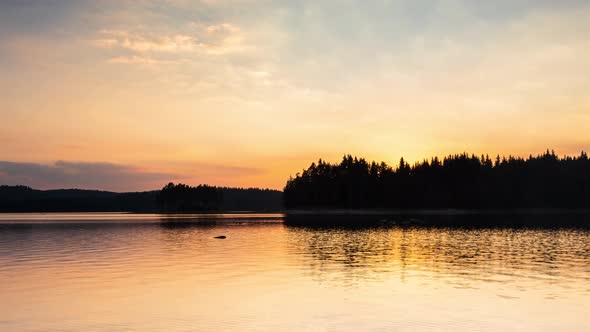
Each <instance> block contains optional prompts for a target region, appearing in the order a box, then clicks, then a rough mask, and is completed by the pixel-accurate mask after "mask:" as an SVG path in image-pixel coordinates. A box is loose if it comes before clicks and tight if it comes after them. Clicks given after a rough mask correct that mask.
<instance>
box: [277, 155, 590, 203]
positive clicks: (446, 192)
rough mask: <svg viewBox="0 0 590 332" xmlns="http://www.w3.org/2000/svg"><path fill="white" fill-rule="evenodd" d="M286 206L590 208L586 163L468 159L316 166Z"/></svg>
mask: <svg viewBox="0 0 590 332" xmlns="http://www.w3.org/2000/svg"><path fill="white" fill-rule="evenodd" d="M284 200H285V207H286V208H288V209H296V208H297V209H301V208H303V209H305V208H311V209H315V208H343V209H363V208H388V209H389V208H391V209H447V208H456V209H514V208H590V161H589V159H588V155H587V154H586V153H585V152H582V153H581V154H580V155H579V156H575V157H570V156H564V157H558V156H557V155H556V154H555V152H554V151H549V150H547V151H546V152H545V153H544V154H541V155H538V156H532V155H531V156H529V157H527V158H522V157H514V156H509V157H500V156H497V157H495V159H494V160H492V159H491V158H490V157H489V156H487V155H482V156H476V155H468V154H467V153H462V154H455V155H449V156H447V157H444V158H442V159H439V158H438V157H433V158H431V159H430V160H423V161H421V162H417V163H415V164H413V165H410V164H408V163H407V162H406V161H405V160H404V159H403V158H401V160H400V162H399V164H398V165H397V166H396V167H392V166H389V165H387V164H386V163H384V162H381V163H376V162H370V163H369V162H367V161H366V160H365V159H363V158H357V157H353V156H351V155H346V156H344V157H343V158H342V161H341V162H340V163H339V164H331V163H327V162H325V161H323V160H321V159H320V160H319V161H318V162H317V163H312V164H311V165H310V166H309V167H308V168H307V169H304V170H303V172H302V173H298V174H297V175H296V176H295V177H291V178H290V179H289V180H288V181H287V184H286V186H285V189H284Z"/></svg>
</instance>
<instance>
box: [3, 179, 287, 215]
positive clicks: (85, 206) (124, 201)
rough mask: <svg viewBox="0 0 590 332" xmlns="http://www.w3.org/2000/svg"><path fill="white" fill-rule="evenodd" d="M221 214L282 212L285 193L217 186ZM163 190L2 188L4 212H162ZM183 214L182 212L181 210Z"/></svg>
mask: <svg viewBox="0 0 590 332" xmlns="http://www.w3.org/2000/svg"><path fill="white" fill-rule="evenodd" d="M213 188H216V190H219V191H220V192H221V193H222V195H221V197H222V198H221V204H220V208H219V210H220V211H258V212H260V211H280V210H282V208H283V206H282V202H283V193H282V192H281V191H278V190H270V189H257V188H248V189H242V188H226V187H213ZM160 192H161V191H160V190H153V191H144V192H126V193H116V192H110V191H99V190H82V189H57V190H37V189H32V188H30V187H27V186H6V185H0V212H122V211H126V212H158V211H160V210H161V209H160V206H159V205H158V196H159V194H160ZM177 212H181V211H177Z"/></svg>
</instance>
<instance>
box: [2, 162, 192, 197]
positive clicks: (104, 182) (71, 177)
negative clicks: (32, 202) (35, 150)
mask: <svg viewBox="0 0 590 332" xmlns="http://www.w3.org/2000/svg"><path fill="white" fill-rule="evenodd" d="M182 178H184V177H183V176H179V175H177V174H171V173H160V172H148V171H143V170H141V169H139V168H138V167H135V166H128V165H119V164H111V163H99V162H67V161H57V162H55V163H53V164H41V163H25V162H10V161H0V183H2V184H8V185H16V184H24V185H28V186H31V187H33V188H39V189H52V188H53V189H54V188H81V189H102V190H112V191H127V190H151V189H157V188H160V187H161V186H162V185H163V184H165V183H166V182H168V181H171V180H175V179H176V180H177V179H182Z"/></svg>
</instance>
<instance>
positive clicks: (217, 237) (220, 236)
mask: <svg viewBox="0 0 590 332" xmlns="http://www.w3.org/2000/svg"><path fill="white" fill-rule="evenodd" d="M213 238H214V239H225V238H227V236H225V235H219V236H215V237H213Z"/></svg>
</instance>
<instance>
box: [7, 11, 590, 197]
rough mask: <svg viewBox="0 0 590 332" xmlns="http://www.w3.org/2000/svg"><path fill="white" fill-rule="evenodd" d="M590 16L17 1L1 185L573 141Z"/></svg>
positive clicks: (585, 106)
mask: <svg viewBox="0 0 590 332" xmlns="http://www.w3.org/2000/svg"><path fill="white" fill-rule="evenodd" d="M588 15H590V6H589V5H588V4H587V3H584V2H582V1H574V0H572V1H563V2H560V3H559V4H555V3H553V2H551V1H544V0H543V1H537V2H534V3H533V2H514V1H507V0H500V1H498V2H497V3H495V6H494V8H492V7H490V6H489V5H486V4H482V3H481V2H479V1H477V2H475V1H467V0H464V1H440V2H436V3H432V2H428V1H418V2H416V1H383V2H377V3H370V4H368V3H365V2H362V1H348V2H345V3H341V2H340V3H338V2H336V1H325V2H323V1H322V2H321V3H318V2H317V1H292V2H291V1H260V2H258V1H254V0H240V1H229V0H227V1H225V0H219V1H210V0H209V1H182V0H174V1H167V2H165V3H164V4H163V3H162V2H153V1H149V0H146V1H141V2H136V1H104V2H101V3H100V4H97V3H94V2H90V1H88V2H86V1H80V2H79V3H77V4H71V3H70V2H69V1H52V2H39V3H30V2H14V1H8V2H6V3H2V4H0V31H1V32H0V72H1V73H2V75H0V116H1V118H2V121H0V142H2V149H1V150H0V183H8V184H15V183H23V184H28V185H31V186H33V187H43V188H51V187H62V186H75V187H82V188H85V187H97V186H98V187H100V189H109V190H139V189H152V188H158V187H161V186H162V185H163V184H164V183H165V182H166V181H168V179H169V180H174V181H182V182H186V183H190V184H198V183H209V184H214V185H231V186H259V187H271V188H278V189H280V188H282V187H283V185H284V183H285V181H286V179H287V178H288V177H289V175H294V174H295V173H296V172H298V171H300V170H301V169H302V168H303V167H306V166H307V165H308V164H309V163H310V162H311V161H315V160H317V159H318V158H320V157H321V158H324V159H327V160H329V161H338V160H339V158H340V157H341V156H342V155H343V154H345V153H351V154H356V155H359V156H365V157H366V158H368V159H375V160H385V161H387V162H389V163H392V164H395V163H397V160H398V159H399V157H401V156H402V155H403V156H404V157H406V159H408V160H411V161H412V160H419V159H422V158H424V157H430V156H432V155H445V154H448V153H455V152H462V151H467V152H473V153H476V154H479V153H489V154H492V155H495V154H496V153H506V154H508V153H513V154H520V155H528V154H529V153H533V154H537V153H540V152H543V151H544V150H545V149H546V148H553V149H555V150H556V152H558V153H559V154H577V153H579V152H580V150H583V149H584V150H589V148H590V135H589V134H588V133H590V96H589V95H588V87H589V86H590V60H589V59H590V57H586V56H583V55H584V54H588V53H589V52H588V51H590V38H588V37H590V36H589V35H588V32H589V31H590V21H588V20H587V19H586V18H587V17H588ZM56 161H63V162H62V163H57V164H56ZM90 178H95V179H96V180H95V181H89V180H88V179H90ZM100 179H102V180H100ZM125 179H126V180H125Z"/></svg>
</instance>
